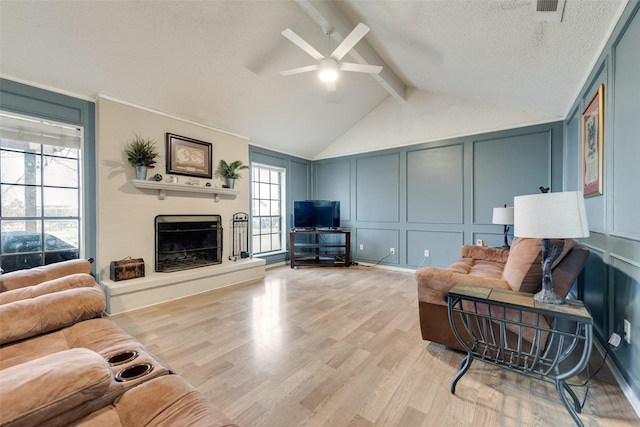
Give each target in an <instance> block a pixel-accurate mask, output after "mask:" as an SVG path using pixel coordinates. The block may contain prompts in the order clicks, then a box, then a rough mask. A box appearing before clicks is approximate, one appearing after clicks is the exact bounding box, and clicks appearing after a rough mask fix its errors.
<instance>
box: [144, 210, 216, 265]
mask: <svg viewBox="0 0 640 427" xmlns="http://www.w3.org/2000/svg"><path fill="white" fill-rule="evenodd" d="M155 229H156V271H158V272H164V273H168V272H171V271H179V270H187V269H190V268H198V267H204V266H207V265H213V264H220V263H221V262H222V221H221V218H220V215H158V216H157V217H156V220H155Z"/></svg>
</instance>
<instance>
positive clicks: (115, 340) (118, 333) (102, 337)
mask: <svg viewBox="0 0 640 427" xmlns="http://www.w3.org/2000/svg"><path fill="white" fill-rule="evenodd" d="M135 343H136V340H135V338H133V337H132V336H131V335H129V334H127V333H126V332H125V331H123V330H122V329H121V328H120V327H118V326H117V325H116V324H115V323H113V322H112V321H110V320H109V319H90V320H85V321H83V322H80V323H76V324H74V325H72V326H68V327H66V328H64V329H60V330H57V331H54V332H50V333H48V334H42V335H38V336H35V337H32V338H29V339H26V340H22V341H17V342H14V343H11V344H9V345H5V346H2V347H0V369H4V368H7V367H9V366H14V365H18V364H20V363H24V362H26V361H29V360H33V359H37V358H39V357H43V356H46V355H48V354H51V353H55V352H58V351H63V350H68V349H71V348H88V349H90V350H93V351H95V352H96V353H100V354H102V355H106V354H107V353H109V352H111V351H112V349H116V348H122V347H127V345H128V344H135Z"/></svg>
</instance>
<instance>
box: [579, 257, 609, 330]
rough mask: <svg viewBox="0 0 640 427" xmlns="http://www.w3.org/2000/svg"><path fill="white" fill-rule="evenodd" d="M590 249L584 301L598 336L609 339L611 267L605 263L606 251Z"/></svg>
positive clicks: (585, 271) (586, 267)
mask: <svg viewBox="0 0 640 427" xmlns="http://www.w3.org/2000/svg"><path fill="white" fill-rule="evenodd" d="M588 248H589V258H588V259H587V264H586V265H585V267H584V273H583V274H584V276H583V277H584V281H583V287H582V292H581V293H582V295H581V296H582V301H584V303H585V305H586V306H587V307H588V308H589V311H590V312H591V316H592V317H593V323H594V329H595V332H596V335H598V336H599V337H600V338H601V339H608V335H609V325H608V319H607V300H608V298H607V295H608V293H609V286H608V277H609V275H608V268H609V267H608V265H607V264H606V263H605V262H604V261H603V256H604V251H602V250H601V249H598V248H596V247H593V246H588ZM605 337H606V338H605Z"/></svg>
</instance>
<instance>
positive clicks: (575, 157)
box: [563, 108, 582, 191]
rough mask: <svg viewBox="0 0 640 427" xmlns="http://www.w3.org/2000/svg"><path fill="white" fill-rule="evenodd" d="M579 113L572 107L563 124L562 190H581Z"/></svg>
mask: <svg viewBox="0 0 640 427" xmlns="http://www.w3.org/2000/svg"><path fill="white" fill-rule="evenodd" d="M581 117H582V116H581V114H580V110H579V109H578V108H576V109H574V111H573V114H572V115H571V116H570V118H569V119H568V120H567V125H566V126H565V135H566V139H567V147H566V151H565V159H564V164H565V167H564V186H563V190H564V191H578V190H580V191H582V182H581V179H580V177H581V176H582V175H581V174H582V171H581V165H582V161H581V156H582V145H581V144H580V132H581V131H580V122H581Z"/></svg>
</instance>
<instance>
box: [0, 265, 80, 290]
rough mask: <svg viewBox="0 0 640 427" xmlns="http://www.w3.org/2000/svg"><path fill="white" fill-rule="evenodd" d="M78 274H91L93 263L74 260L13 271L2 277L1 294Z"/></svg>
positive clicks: (0, 283)
mask: <svg viewBox="0 0 640 427" xmlns="http://www.w3.org/2000/svg"><path fill="white" fill-rule="evenodd" d="M76 273H85V274H90V273H91V263H89V261H87V260H84V259H72V260H69V261H63V262H58V263H55V264H49V265H43V266H41V267H34V268H30V269H28V270H19V271H12V272H10V273H5V274H2V275H0V292H6V291H10V290H12V289H18V288H24V287H25V286H33V285H37V284H38V283H42V282H46V281H48V280H53V279H57V278H59V277H64V276H69V275H70V274H76Z"/></svg>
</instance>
